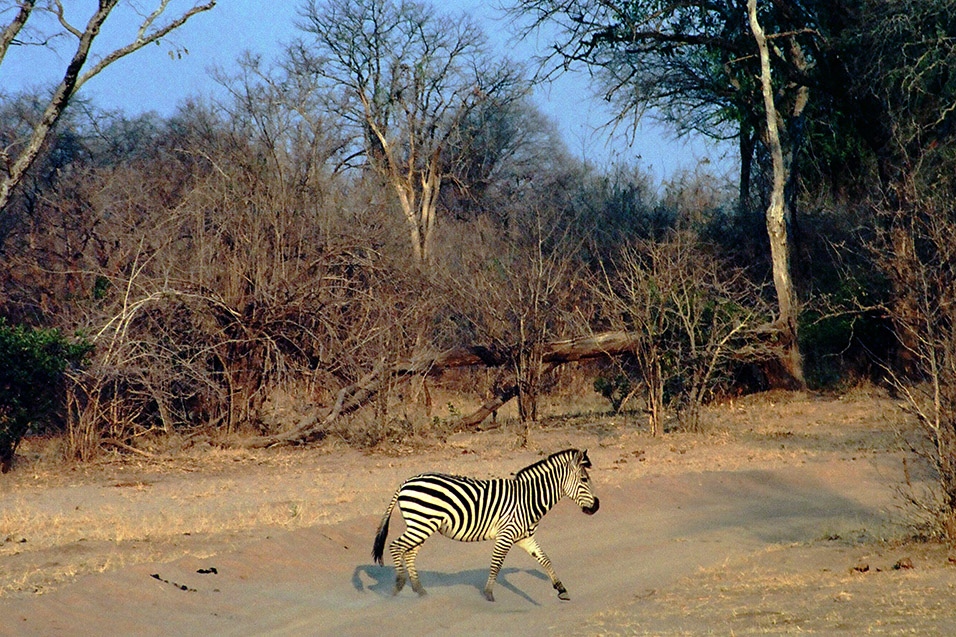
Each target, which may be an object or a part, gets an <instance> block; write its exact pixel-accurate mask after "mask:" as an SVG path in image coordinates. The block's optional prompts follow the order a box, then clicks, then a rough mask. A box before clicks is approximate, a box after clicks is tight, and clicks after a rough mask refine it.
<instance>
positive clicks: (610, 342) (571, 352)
mask: <svg viewBox="0 0 956 637" xmlns="http://www.w3.org/2000/svg"><path fill="white" fill-rule="evenodd" d="M638 336H639V335H638V333H637V332H626V331H616V332H602V333H601V334H593V335H591V336H582V337H579V338H572V339H564V340H560V341H552V342H550V343H546V344H545V345H544V347H543V349H544V351H543V353H542V362H544V363H546V364H548V366H549V369H548V371H551V369H553V368H555V367H557V366H558V365H563V364H564V363H571V362H575V361H582V360H588V359H594V358H603V357H609V356H617V355H620V354H623V353H625V352H629V351H631V350H632V349H633V347H634V343H635V342H636V340H637V338H638ZM516 349H517V347H515V348H512V350H516ZM514 359H515V354H514V353H513V351H511V350H504V351H503V350H501V349H496V348H491V347H485V346H482V345H466V346H460V347H454V348H451V349H448V350H444V351H437V352H436V351H426V352H422V353H420V354H417V355H415V356H413V357H411V358H409V359H407V360H403V361H399V362H397V363H394V364H393V365H391V366H385V365H383V364H379V365H377V366H376V367H375V368H374V369H373V370H372V371H370V372H369V373H368V374H366V375H365V376H363V377H362V378H361V379H359V380H358V381H356V382H355V383H353V384H351V385H347V386H346V387H343V388H342V389H340V390H339V392H338V394H337V395H336V400H335V403H334V404H333V406H332V407H331V408H325V409H316V410H314V411H312V412H311V413H310V414H308V415H306V417H305V418H303V419H302V420H301V421H300V422H299V424H298V425H297V426H296V428H295V429H293V430H292V431H289V432H286V433H283V434H279V435H274V436H260V437H257V438H253V439H251V440H249V441H247V442H246V443H245V446H246V447H252V448H255V447H273V446H278V445H299V444H307V443H309V442H313V441H315V440H319V439H321V438H323V437H324V436H325V433H326V431H327V429H328V426H329V424H331V423H332V421H334V420H335V419H336V418H338V417H339V416H341V415H343V414H347V413H349V412H352V411H354V410H356V409H358V408H359V407H361V406H362V405H364V404H365V403H367V402H368V401H369V400H371V399H372V397H373V396H375V394H376V393H377V392H378V391H379V389H380V388H381V387H382V385H383V384H384V383H385V382H387V381H389V380H391V379H393V378H396V377H399V378H401V377H410V376H431V375H437V374H440V373H442V372H443V371H445V370H447V369H454V368H460V367H475V366H482V367H502V366H504V365H506V364H508V363H510V362H511V361H513V360H514ZM517 395H518V388H517V385H510V386H507V387H505V388H504V389H503V390H502V391H501V392H499V393H498V394H497V395H496V396H494V397H493V398H492V399H491V400H489V401H488V402H486V403H485V404H484V405H482V406H481V408H480V409H478V411H476V412H474V413H473V414H470V415H468V416H465V417H464V418H462V419H461V420H460V421H459V422H458V423H457V426H459V427H469V426H474V425H477V424H479V423H480V422H482V421H483V420H484V419H485V418H487V417H488V416H489V415H491V414H492V413H493V412H494V411H495V410H497V409H498V408H500V407H501V406H503V405H504V404H505V403H507V402H508V401H510V400H511V399H512V398H514V397H515V396H517Z"/></svg>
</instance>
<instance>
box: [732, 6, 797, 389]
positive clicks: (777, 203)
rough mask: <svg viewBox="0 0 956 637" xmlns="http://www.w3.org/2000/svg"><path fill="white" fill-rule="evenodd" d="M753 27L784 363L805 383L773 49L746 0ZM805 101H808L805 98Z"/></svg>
mask: <svg viewBox="0 0 956 637" xmlns="http://www.w3.org/2000/svg"><path fill="white" fill-rule="evenodd" d="M747 12H748V15H749V18H750V28H751V30H752V31H753V34H754V39H755V40H756V41H757V48H758V49H759V50H760V81H761V86H762V89H763V101H764V109H765V111H766V115H767V141H768V145H769V146H770V156H771V158H772V160H773V192H772V193H771V196H770V205H769V206H767V234H768V235H769V237H770V258H771V261H772V265H773V285H774V289H775V290H776V293H777V306H778V312H779V316H778V318H777V322H778V327H779V329H780V333H781V336H782V340H783V342H782V345H783V348H784V351H785V352H786V353H785V355H784V360H783V361H782V363H783V364H784V367H785V368H786V369H787V372H788V373H789V374H790V375H791V377H792V378H793V382H794V384H795V385H796V386H797V387H800V388H802V387H804V386H806V381H805V379H804V376H803V358H802V357H801V355H800V348H799V346H798V341H797V302H796V293H795V291H794V288H793V278H792V275H791V264H790V245H789V242H788V238H787V210H786V199H785V197H784V190H785V187H786V183H787V175H786V167H785V165H784V160H783V149H782V146H781V144H780V133H779V131H778V129H777V109H776V106H775V105H774V99H773V84H772V82H771V79H770V53H769V51H768V49H767V38H766V36H765V34H764V32H763V29H762V28H761V27H760V23H759V22H758V21H757V0H748V1H747ZM804 103H805V102H804Z"/></svg>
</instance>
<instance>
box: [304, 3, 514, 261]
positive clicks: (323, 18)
mask: <svg viewBox="0 0 956 637" xmlns="http://www.w3.org/2000/svg"><path fill="white" fill-rule="evenodd" d="M302 15H303V18H304V20H305V22H304V23H303V25H302V29H303V30H304V31H306V32H308V33H310V34H312V35H313V36H314V37H315V40H314V42H312V43H306V42H302V43H299V44H298V45H297V47H294V49H293V51H292V56H293V60H294V61H295V62H296V63H298V64H301V65H302V67H303V68H304V69H308V70H309V71H311V72H313V73H315V74H317V75H319V76H321V77H323V78H325V79H326V80H328V82H329V89H330V93H331V94H334V95H337V96H339V97H340V100H341V101H340V103H339V104H338V108H339V110H340V112H341V115H342V116H343V117H344V118H345V119H346V120H347V121H348V122H349V123H350V124H351V125H352V126H353V128H354V130H355V132H356V137H357V139H358V140H360V144H361V148H360V149H359V150H357V151H356V154H357V155H363V156H364V157H365V160H366V162H367V165H368V166H370V167H371V168H373V169H374V170H375V171H376V172H377V173H378V174H379V175H380V176H381V178H383V179H384V181H385V183H386V184H387V185H388V187H389V188H391V189H392V190H393V191H394V193H395V195H396V196H397V198H398V201H399V204H400V207H401V212H402V215H403V216H404V220H405V223H406V227H407V229H408V235H409V240H410V242H411V249H412V254H413V255H414V258H415V260H417V261H427V260H428V259H430V258H431V254H432V251H433V246H432V243H433V241H434V236H435V224H436V220H437V203H438V196H439V193H440V190H441V186H442V181H443V180H444V179H445V178H446V177H448V176H449V175H453V174H454V171H455V168H456V166H455V160H454V158H451V160H450V161H449V158H448V157H447V156H446V155H445V152H446V151H447V150H450V149H451V148H452V147H453V146H454V143H455V141H456V136H457V135H459V133H460V132H461V129H462V125H463V122H464V121H465V119H466V118H467V117H468V115H469V113H471V112H472V111H473V110H474V109H475V108H477V107H478V106H479V105H481V104H482V103H483V102H485V101H486V100H488V99H489V98H492V97H494V98H496V99H502V98H504V97H506V96H510V97H511V98H517V97H519V96H520V93H521V90H522V89H521V85H522V82H521V80H520V77H519V74H518V73H517V72H516V70H515V69H514V68H512V67H511V65H509V64H507V63H501V62H495V61H494V60H492V59H491V58H490V57H489V56H488V55H487V53H486V51H485V38H484V36H483V34H482V33H481V31H480V30H479V28H478V27H477V26H476V25H475V23H474V22H473V21H471V20H470V19H468V18H467V17H465V16H461V17H454V18H453V17H451V16H440V15H438V16H436V15H435V14H434V12H433V10H432V9H431V8H430V7H427V6H425V5H423V4H419V3H417V2H401V3H397V2H394V1H393V0H358V1H355V0H331V1H330V2H327V3H323V4H322V5H319V4H318V3H316V2H315V1H314V0H312V1H310V2H309V3H308V4H307V5H306V7H305V9H304V11H303V14H302Z"/></svg>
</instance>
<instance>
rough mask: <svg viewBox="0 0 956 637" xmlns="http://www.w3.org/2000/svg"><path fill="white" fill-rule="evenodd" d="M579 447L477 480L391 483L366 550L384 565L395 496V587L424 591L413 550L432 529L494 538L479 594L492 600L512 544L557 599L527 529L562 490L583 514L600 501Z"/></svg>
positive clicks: (563, 594)
mask: <svg viewBox="0 0 956 637" xmlns="http://www.w3.org/2000/svg"><path fill="white" fill-rule="evenodd" d="M590 467H591V460H590V459H589V458H588V453H587V451H579V450H577V449H566V450H564V451H559V452H558V453H555V454H552V455H550V456H548V457H547V458H545V459H543V460H540V461H538V462H536V463H534V464H532V465H529V466H527V467H525V468H524V469H521V470H520V471H518V473H516V474H515V476H514V478H496V479H491V480H477V479H474V478H466V477H462V476H454V475H446V474H440V473H425V474H422V475H419V476H416V477H414V478H409V479H408V480H406V481H405V482H404V483H402V486H401V487H399V488H398V490H397V491H396V492H395V495H393V496H392V501H391V502H389V505H388V508H387V509H386V510H385V515H384V516H383V517H382V521H381V523H380V524H379V525H378V532H377V534H376V535H375V543H374V545H373V548H372V557H373V558H374V560H375V561H376V562H377V563H378V564H382V565H383V564H384V562H383V560H382V557H383V554H384V551H385V538H386V537H387V536H388V522H389V519H390V518H391V515H392V509H393V508H394V507H395V503H396V502H397V503H398V506H399V508H400V509H401V511H402V516H403V517H404V518H405V526H406V529H405V532H404V533H402V535H401V536H399V537H398V539H396V540H394V541H393V542H392V543H391V544H390V545H389V552H390V553H391V555H392V560H393V561H394V563H395V594H397V593H398V592H399V591H400V590H402V587H403V586H405V581H406V576H407V578H408V579H410V580H411V584H412V589H413V590H414V591H415V592H416V593H418V594H419V595H425V589H424V587H423V586H422V584H421V582H420V581H419V579H418V571H417V569H416V568H415V556H416V555H417V554H418V550H419V549H420V548H421V546H422V543H423V542H424V541H425V540H426V539H428V537H429V536H430V535H431V534H432V533H434V532H435V531H438V532H439V533H441V534H442V535H444V536H446V537H449V538H452V539H454V540H459V541H461V542H476V541H480V540H494V541H495V546H494V552H493V553H492V556H491V569H490V571H489V573H488V581H487V582H486V583H485V588H484V594H485V597H486V598H487V599H488V601H492V602H493V601H495V597H494V594H493V593H492V591H491V589H492V587H493V586H494V584H495V580H496V579H497V577H498V571H499V570H500V569H501V565H502V563H503V562H504V560H505V556H506V555H507V554H508V551H509V550H510V549H511V547H512V546H514V545H518V546H520V547H521V548H523V549H524V550H525V551H527V552H528V553H529V554H530V555H531V557H533V558H534V559H536V560H537V561H538V563H539V564H541V566H542V567H544V570H545V571H547V573H548V576H549V577H550V578H551V584H552V585H553V586H554V588H555V590H557V591H558V598H559V599H562V600H568V599H570V596H569V595H568V591H567V590H566V589H565V588H564V584H562V583H561V580H560V579H558V576H557V574H556V573H555V572H554V568H553V567H552V566H551V560H550V559H549V558H548V556H547V554H546V553H545V552H544V550H542V548H541V547H540V546H539V545H538V542H537V540H536V539H535V536H534V533H535V531H536V530H537V528H538V523H539V522H540V521H541V518H542V517H544V514H545V513H547V512H548V511H549V510H550V509H551V507H553V506H554V505H555V504H556V503H557V502H558V500H560V499H561V498H562V497H564V496H567V497H569V498H571V499H572V500H574V503H575V504H577V505H578V506H579V507H581V510H582V511H584V513H587V514H588V515H593V514H594V513H595V512H596V511H597V510H598V507H599V506H600V502H599V500H598V498H597V496H595V495H594V491H593V490H592V488H591V481H590V478H589V477H588V471H587V470H588V469H589V468H590Z"/></svg>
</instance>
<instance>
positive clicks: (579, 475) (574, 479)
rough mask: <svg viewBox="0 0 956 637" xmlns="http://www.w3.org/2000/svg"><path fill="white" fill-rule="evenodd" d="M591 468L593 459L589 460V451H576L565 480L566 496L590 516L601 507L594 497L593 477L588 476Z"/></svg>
mask: <svg viewBox="0 0 956 637" xmlns="http://www.w3.org/2000/svg"><path fill="white" fill-rule="evenodd" d="M590 467H591V459H590V458H588V452H587V450H585V451H578V450H575V451H574V454H573V456H572V457H571V462H570V463H569V464H568V472H567V475H566V477H565V480H564V495H566V496H567V497H569V498H571V499H572V500H574V503H575V504H577V505H578V506H579V507H581V510H582V511H584V512H585V513H587V514H588V515H594V514H595V513H597V510H598V507H600V506H601V502H600V500H598V497H597V496H596V495H594V489H593V488H592V486H591V477H590V476H589V475H588V469H589V468H590Z"/></svg>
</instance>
